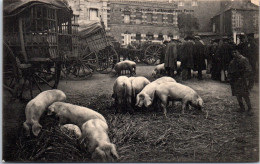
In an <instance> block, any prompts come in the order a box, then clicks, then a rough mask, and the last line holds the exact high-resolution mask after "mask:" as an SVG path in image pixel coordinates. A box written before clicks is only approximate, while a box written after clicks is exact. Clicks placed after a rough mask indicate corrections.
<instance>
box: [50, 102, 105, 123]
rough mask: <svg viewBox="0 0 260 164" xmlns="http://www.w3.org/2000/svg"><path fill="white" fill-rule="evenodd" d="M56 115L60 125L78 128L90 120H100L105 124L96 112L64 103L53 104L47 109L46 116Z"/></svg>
mask: <svg viewBox="0 0 260 164" xmlns="http://www.w3.org/2000/svg"><path fill="white" fill-rule="evenodd" d="M51 114H56V116H57V117H58V118H59V123H60V125H64V124H75V125H77V126H79V127H81V126H82V124H84V123H85V122H86V121H88V120H90V119H100V120H103V121H104V122H106V119H105V118H104V117H103V116H102V115H101V114H100V113H98V112H96V111H94V110H92V109H89V108H86V107H83V106H78V105H73V104H70V103H64V102H55V103H53V104H52V105H50V106H49V108H48V115H51Z"/></svg>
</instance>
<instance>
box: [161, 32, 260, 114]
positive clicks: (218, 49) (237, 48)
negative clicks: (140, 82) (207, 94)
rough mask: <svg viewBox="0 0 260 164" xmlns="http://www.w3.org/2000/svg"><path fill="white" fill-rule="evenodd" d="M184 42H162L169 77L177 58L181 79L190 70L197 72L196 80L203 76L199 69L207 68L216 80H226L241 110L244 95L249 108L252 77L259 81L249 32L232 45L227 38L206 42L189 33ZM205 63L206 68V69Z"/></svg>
mask: <svg viewBox="0 0 260 164" xmlns="http://www.w3.org/2000/svg"><path fill="white" fill-rule="evenodd" d="M184 40H185V41H184V42H180V41H178V40H175V39H172V40H171V41H170V42H169V43H167V42H164V43H165V44H166V45H167V46H166V47H165V52H164V54H165V56H164V57H163V58H162V59H164V61H162V62H164V63H165V69H166V71H167V73H168V75H169V76H172V77H173V76H175V75H174V71H176V70H177V60H178V61H181V69H182V72H181V75H182V80H187V79H190V78H191V69H193V71H198V79H199V80H201V79H202V70H205V69H207V73H211V78H212V79H214V80H219V81H229V83H230V85H231V90H232V95H233V96H236V97H237V100H238V103H239V105H240V109H241V110H242V111H244V110H245V107H244V105H243V101H242V99H243V98H244V100H245V102H246V103H247V106H248V111H250V109H251V103H250V99H249V91H250V90H251V89H252V87H253V85H254V82H255V80H258V69H259V63H258V49H259V48H258V43H257V42H256V41H255V39H254V37H253V35H252V34H249V35H248V36H244V37H241V38H240V41H241V42H240V44H238V45H235V44H234V43H233V42H232V41H231V40H230V39H228V38H226V39H224V38H221V39H218V40H212V41H211V42H210V44H207V45H205V44H204V42H203V41H202V40H201V39H200V37H196V36H195V37H192V36H188V37H186V38H184ZM206 62H207V68H206Z"/></svg>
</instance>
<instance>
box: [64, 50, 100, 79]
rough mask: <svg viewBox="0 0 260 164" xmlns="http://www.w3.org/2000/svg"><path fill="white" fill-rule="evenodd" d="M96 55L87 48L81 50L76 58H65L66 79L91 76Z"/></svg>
mask: <svg viewBox="0 0 260 164" xmlns="http://www.w3.org/2000/svg"><path fill="white" fill-rule="evenodd" d="M97 61H98V58H97V55H96V53H95V52H90V51H87V50H84V51H81V53H80V55H79V57H78V58H76V59H67V62H66V63H67V64H66V66H65V67H66V68H65V74H66V77H67V78H68V79H73V80H82V79H86V78H88V77H91V76H92V74H93V72H94V71H95V70H96V66H97Z"/></svg>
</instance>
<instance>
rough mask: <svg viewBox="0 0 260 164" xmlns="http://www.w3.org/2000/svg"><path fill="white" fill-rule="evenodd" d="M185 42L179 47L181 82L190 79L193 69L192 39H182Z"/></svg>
mask: <svg viewBox="0 0 260 164" xmlns="http://www.w3.org/2000/svg"><path fill="white" fill-rule="evenodd" d="M184 40H186V41H185V42H184V43H183V45H182V47H181V55H180V59H181V68H182V73H181V74H182V80H187V79H190V78H191V69H193V68H194V62H193V45H194V44H195V43H194V41H193V37H191V36H187V37H186V38H184Z"/></svg>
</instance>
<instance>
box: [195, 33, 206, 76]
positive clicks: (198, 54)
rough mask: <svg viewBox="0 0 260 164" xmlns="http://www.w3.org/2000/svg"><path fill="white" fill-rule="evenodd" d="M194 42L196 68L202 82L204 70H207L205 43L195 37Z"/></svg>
mask: <svg viewBox="0 0 260 164" xmlns="http://www.w3.org/2000/svg"><path fill="white" fill-rule="evenodd" d="M194 42H195V45H194V51H193V58H194V59H193V60H194V68H195V67H196V68H197V70H198V79H199V80H202V70H204V69H206V63H205V55H204V43H203V41H202V40H201V39H200V37H199V36H195V39H194Z"/></svg>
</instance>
